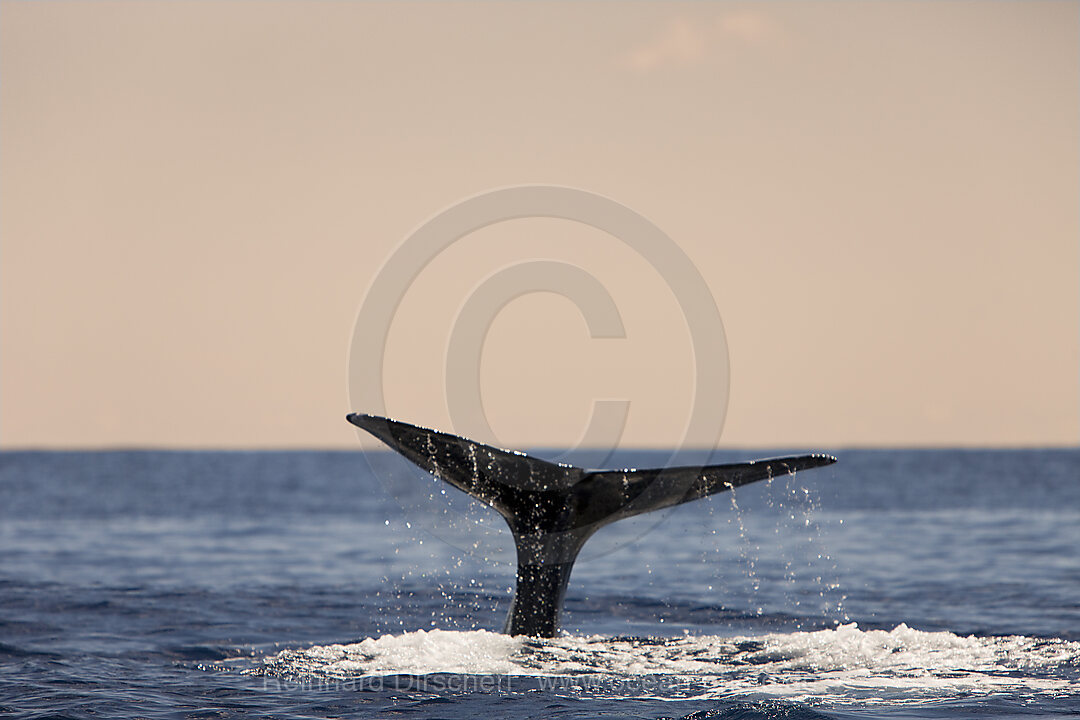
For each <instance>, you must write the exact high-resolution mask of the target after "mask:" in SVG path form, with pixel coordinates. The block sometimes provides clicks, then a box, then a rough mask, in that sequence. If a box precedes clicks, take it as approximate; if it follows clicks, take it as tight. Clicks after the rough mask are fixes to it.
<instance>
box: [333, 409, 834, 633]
mask: <svg viewBox="0 0 1080 720" xmlns="http://www.w3.org/2000/svg"><path fill="white" fill-rule="evenodd" d="M347 419H348V421H349V422H351V423H352V424H353V425H356V426H357V427H359V428H363V429H364V430H366V431H368V432H369V433H371V434H372V435H374V436H375V437H377V438H378V439H379V440H382V441H383V442H384V443H386V444H387V445H389V446H390V447H391V448H393V449H394V450H396V451H398V452H399V453H401V454H402V455H404V456H405V457H406V458H407V459H409V460H410V461H412V462H413V463H415V464H416V465H417V466H419V467H420V468H422V469H423V470H426V471H427V472H429V473H431V474H432V475H434V476H435V477H437V478H439V479H440V480H444V481H446V482H448V483H450V484H451V485H453V486H454V487H456V488H458V489H459V490H462V491H464V492H466V493H468V494H469V495H471V496H472V497H474V498H476V499H477V500H480V501H482V502H485V503H487V504H488V505H490V506H491V507H493V508H494V509H495V510H497V511H498V512H499V514H501V515H502V516H503V517H504V518H506V522H507V524H508V525H509V526H510V531H511V532H512V533H513V535H514V544H515V545H516V547H517V560H518V567H517V587H516V589H515V591H514V598H513V600H512V601H511V603H510V612H509V614H508V615H507V618H506V627H505V628H504V632H506V633H509V634H511V635H531V636H534V637H554V636H555V635H556V634H557V633H558V632H559V615H560V613H561V612H562V606H563V598H564V596H565V595H566V586H567V583H568V582H569V581H570V571H571V569H572V568H573V567H574V561H575V560H576V559H577V556H578V553H579V552H580V551H581V548H582V546H583V545H584V544H585V541H586V540H588V539H589V537H591V536H592V534H593V533H595V532H596V531H597V530H599V529H600V528H602V527H604V526H605V525H607V524H608V523H612V522H615V521H616V520H621V519H622V518H627V517H632V516H634V515H639V514H641V513H644V512H649V511H651V510H660V509H662V508H666V507H671V506H673V505H680V504H682V503H684V502H689V501H691V500H697V499H699V498H703V497H705V496H707V495H712V494H714V493H718V492H723V491H724V490H730V489H732V488H736V487H739V486H740V485H746V484H748V483H752V482H757V481H758V480H765V479H768V478H773V477H779V476H783V475H788V474H792V473H795V472H796V471H798V470H807V469H809V468H815V467H821V466H823V465H831V464H832V463H834V462H836V458H834V457H832V456H831V455H821V454H814V455H802V456H798V457H784V458H774V459H769V460H756V461H754V462H747V463H736V464H732V465H706V466H690V467H672V468H652V469H646V470H595V471H594V470H585V469H582V468H579V467H574V466H573V465H565V464H562V463H552V462H547V461H546V460H540V459H539V458H535V457H531V456H529V455H526V454H524V453H520V452H514V451H510V450H501V449H499V448H495V447H491V446H490V445H483V444H481V443H478V442H473V441H472V440H468V439H466V438H463V437H459V436H457V435H451V434H449V433H444V432H439V431H437V430H430V429H428V428H422V427H417V426H415V425H410V424H408V423H403V422H399V421H397V420H390V419H389V418H384V417H378V416H375V415H363V414H360V413H353V414H351V415H349V416H348V417H347Z"/></svg>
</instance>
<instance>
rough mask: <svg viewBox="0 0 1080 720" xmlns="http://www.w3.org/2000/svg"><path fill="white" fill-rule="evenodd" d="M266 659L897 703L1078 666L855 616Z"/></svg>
mask: <svg viewBox="0 0 1080 720" xmlns="http://www.w3.org/2000/svg"><path fill="white" fill-rule="evenodd" d="M263 663H264V665H263V668H262V670H261V671H262V672H268V673H271V674H285V675H291V676H297V675H309V676H311V675H313V676H321V677H332V678H360V677H371V676H380V675H398V674H407V675H428V674H432V673H458V674H467V675H506V676H531V677H538V678H543V677H560V676H573V677H578V678H580V677H583V676H597V677H599V676H604V677H618V678H634V677H656V676H666V677H669V678H671V679H672V681H674V680H676V679H678V680H680V681H683V682H685V681H689V682H693V683H695V684H696V685H698V686H703V687H705V688H706V694H708V695H710V696H720V695H725V694H729V693H732V692H737V693H753V694H756V695H766V696H777V697H785V698H788V699H793V700H807V699H814V700H817V701H821V700H823V699H828V700H831V701H834V702H835V701H840V702H843V701H845V700H848V701H856V700H857V701H859V702H867V701H873V700H875V699H880V700H882V701H885V700H887V701H889V702H896V701H903V700H925V699H927V698H936V697H948V696H955V695H957V694H960V693H963V694H972V693H974V694H980V695H981V694H986V693H990V692H1014V691H1017V690H1020V689H1026V690H1030V691H1034V692H1052V693H1058V692H1076V689H1075V687H1074V686H1073V685H1072V684H1071V683H1070V682H1069V680H1068V676H1071V677H1073V678H1075V677H1076V671H1077V670H1078V669H1080V643H1077V642H1069V641H1064V640H1040V639H1033V638H1026V637H1018V636H1013V637H988V638H980V637H961V636H958V635H954V634H953V633H949V632H923V631H919V630H914V629H912V628H909V627H907V626H906V625H900V626H898V627H896V628H894V629H893V630H891V631H884V630H869V631H864V630H860V629H859V628H858V627H857V626H856V625H855V624H851V625H844V626H841V627H838V628H836V629H832V630H819V631H816V632H796V633H788V634H770V635H762V636H758V637H743V638H732V637H718V636H685V637H681V638H667V639H637V640H635V639H609V638H604V637H600V636H594V637H570V636H566V637H560V638H555V639H552V640H535V639H525V638H512V637H508V636H506V635H501V634H498V633H492V632H487V631H484V630H477V631H471V632H456V631H441V630H431V631H424V630H417V631H415V632H408V633H404V634H401V635H384V636H382V637H380V638H377V639H374V638H368V639H366V640H364V641H362V642H359V643H354V644H350V645H326V646H315V647H311V648H306V649H301V650H285V651H283V652H281V653H278V654H277V655H274V656H272V657H269V658H266V659H265V660H264V661H263ZM628 687H629V686H628ZM654 688H655V684H654Z"/></svg>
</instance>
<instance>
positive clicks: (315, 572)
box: [0, 449, 1080, 719]
mask: <svg viewBox="0 0 1080 720" xmlns="http://www.w3.org/2000/svg"><path fill="white" fill-rule="evenodd" d="M538 454H540V455H541V456H543V453H538ZM782 454H785V452H784V451H776V452H764V451H756V452H753V453H746V452H738V453H736V452H725V453H723V454H722V456H721V457H718V458H716V460H717V461H735V460H743V459H752V458H754V457H764V456H774V455H782ZM836 455H837V456H838V458H839V462H838V463H837V464H836V465H833V466H830V467H828V468H822V469H817V470H814V471H810V472H805V473H800V474H798V475H797V476H795V477H792V478H779V479H775V480H772V481H770V482H763V483H757V484H755V485H751V486H746V487H743V488H739V489H738V490H737V491H736V492H735V493H734V494H721V495H717V496H714V497H712V498H709V499H707V500H704V501H700V502H696V503H691V504H688V505H684V506H681V507H679V508H675V509H672V510H670V511H668V512H666V513H664V514H663V515H662V516H660V517H653V518H650V517H649V516H644V517H643V518H637V519H633V520H630V521H624V522H620V523H616V524H614V525H612V526H609V527H608V528H605V529H604V530H602V531H601V532H600V533H598V534H597V536H596V537H595V538H593V539H592V540H591V541H590V543H589V545H588V546H587V547H586V551H585V552H584V553H583V556H582V559H581V560H579V562H578V564H577V566H576V568H575V570H574V576H573V578H572V580H571V585H570V589H569V592H568V597H567V607H566V614H565V617H564V627H565V629H566V631H567V632H566V634H565V636H564V637H560V638H556V639H553V640H528V639H520V638H508V637H506V636H502V635H499V634H497V633H494V632H491V631H493V630H498V629H499V628H500V627H501V626H502V622H503V618H504V614H505V611H506V608H507V605H508V602H509V598H510V592H511V590H512V584H513V572H514V568H513V562H512V560H513V556H512V553H511V548H512V545H511V543H510V537H509V533H508V532H507V531H506V530H505V529H504V528H503V527H502V520H501V519H500V518H498V517H497V516H495V515H494V514H493V513H491V512H490V511H488V510H486V509H485V508H483V507H481V506H478V505H476V504H475V503H473V502H472V501H469V500H468V499H467V498H465V497H464V496H462V495H461V494H460V493H458V492H457V491H455V490H453V489H452V488H448V487H445V486H442V485H441V484H440V483H439V482H438V481H435V480H434V479H431V478H430V477H428V476H425V475H422V474H419V473H417V472H414V471H413V470H411V469H410V467H409V466H407V465H406V464H405V463H404V462H403V461H401V460H400V459H399V458H397V457H396V456H394V455H392V454H391V453H389V452H386V453H370V452H369V453H360V452H149V451H136V452H63V453H38V452H4V453H0V716H2V717H27V718H31V717H71V718H89V717H94V718H98V717H143V718H181V717H183V718H209V717H248V716H258V717H265V716H272V717H281V718H286V717H289V718H291V717H295V718H301V717H303V718H309V717H314V718H322V717H327V718H329V717H402V716H404V717H417V718H421V717H422V718H428V717H431V718H435V717H438V718H471V717H475V716H478V715H490V716H492V717H506V718H549V717H596V716H605V717H619V718H662V717H663V718H706V717H710V718H712V717H715V718H855V717H858V718H867V717H871V718H873V717H889V718H916V717H917V718H950V719H954V718H968V717H971V718H975V717H991V716H993V717H997V718H1012V717H1031V716H1041V717H1077V716H1080V554H1078V549H1080V450H1077V449H1063V450H852V451H842V452H837V453H836ZM666 457H667V455H666V454H665V453H649V452H627V453H623V454H622V455H621V456H619V457H617V458H616V459H615V462H616V464H625V465H628V466H639V467H642V466H649V465H650V464H655V463H657V462H659V463H663V461H664V460H665V459H666Z"/></svg>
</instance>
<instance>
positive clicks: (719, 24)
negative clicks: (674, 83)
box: [622, 10, 779, 71]
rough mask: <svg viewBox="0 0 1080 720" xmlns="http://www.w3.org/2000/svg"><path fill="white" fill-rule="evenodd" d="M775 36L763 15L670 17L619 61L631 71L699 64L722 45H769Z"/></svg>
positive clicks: (775, 29)
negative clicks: (655, 31)
mask: <svg viewBox="0 0 1080 720" xmlns="http://www.w3.org/2000/svg"><path fill="white" fill-rule="evenodd" d="M778 36H779V28H778V27H777V25H776V23H775V22H774V21H773V20H771V19H770V18H769V17H768V16H767V15H766V14H765V13H762V12H760V11H756V10H740V11H736V12H730V13H725V14H723V15H721V16H720V17H717V18H715V19H712V20H698V19H695V20H689V19H687V18H685V17H681V16H677V17H673V18H670V19H669V20H668V21H667V22H666V23H665V24H664V26H663V27H662V28H661V29H660V30H659V31H658V32H657V33H656V34H655V35H654V36H653V37H652V38H650V39H649V40H648V41H646V42H645V43H643V44H642V45H640V46H638V47H636V48H633V49H632V50H631V51H630V52H628V53H626V54H625V56H624V57H623V58H622V60H623V64H624V65H625V66H626V67H629V68H631V69H633V70H638V71H649V70H653V69H656V68H661V67H691V66H696V65H701V64H703V63H705V62H706V61H708V60H710V59H711V56H712V55H713V54H714V53H715V52H716V51H717V50H718V49H719V48H720V47H723V46H724V45H730V43H731V42H732V41H738V42H742V43H745V44H749V45H758V44H762V43H765V42H769V41H771V40H773V39H774V38H776V37H778Z"/></svg>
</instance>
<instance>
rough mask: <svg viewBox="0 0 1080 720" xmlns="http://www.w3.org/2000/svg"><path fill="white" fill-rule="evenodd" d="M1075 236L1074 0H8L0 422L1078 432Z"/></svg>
mask: <svg viewBox="0 0 1080 720" xmlns="http://www.w3.org/2000/svg"><path fill="white" fill-rule="evenodd" d="M521 186H552V187H556V188H563V189H564V190H563V191H560V192H564V193H569V194H570V195H571V196H573V197H574V198H577V199H580V200H581V201H582V202H584V203H586V204H588V203H594V204H595V206H596V207H599V208H601V210H599V211H598V212H599V213H600V215H603V216H604V217H608V216H609V215H610V216H611V217H614V216H615V215H617V214H618V213H620V212H623V210H625V214H626V216H627V217H630V218H632V219H633V220H632V222H630V225H629V226H627V227H626V228H623V229H622V230H619V229H616V230H615V231H612V229H611V228H605V227H603V223H600V222H591V221H589V220H588V219H586V218H584V217H581V216H580V215H581V213H580V212H579V211H577V210H574V211H568V210H566V208H565V207H563V206H561V205H559V204H558V202H555V201H550V200H540V201H538V202H540V205H542V207H535V208H533V209H532V210H530V211H528V212H525V213H524V214H522V213H521V212H519V213H518V215H517V216H515V217H514V218H511V219H503V218H502V216H501V215H500V213H504V214H505V213H510V211H509V210H507V207H509V206H508V205H507V203H509V202H510V201H509V200H505V197H509V196H504V195H500V194H499V192H500V191H503V192H510V193H511V194H512V192H513V188H517V187H521ZM507 189H510V190H509V191H507ZM541 196H542V197H548V196H546V195H543V194H542V193H541V194H540V195H538V196H537V197H541ZM560 197H561V196H560ZM477 198H480V199H479V200H478V199H477ZM484 198H494V200H492V202H490V203H488V205H485V206H483V207H481V205H482V204H483V202H485V200H484ZM552 202H554V205H553V206H552V207H548V206H547V205H544V203H548V204H549V205H550V204H551V203H552ZM575 202H576V200H575ZM478 203H479V204H478ZM556 206H557V207H556ZM474 207H480V210H479V211H478V212H481V215H483V216H482V217H478V218H475V219H474V221H473V225H472V226H470V227H471V228H472V229H471V231H469V232H464V233H463V234H462V233H461V232H459V233H458V235H454V234H453V233H451V232H450V231H449V230H447V223H449V222H450V219H452V218H453V217H455V215H454V213H461V212H465V210H468V209H469V208H474ZM530 207H531V206H530ZM484 208H486V209H484ZM604 208H606V209H604ZM612 208H621V209H623V210H614V209H612ZM484 213H487V214H486V215H484ZM605 213H608V215H605ZM612 213H614V215H613V214H612ZM510 214H512V213H510ZM448 218H449V219H448ZM496 221H498V222H496ZM653 229H655V231H656V232H658V233H660V236H662V237H664V238H666V239H667V241H668V243H669V244H667V245H665V246H664V248H666V249H662V250H661V251H657V252H654V253H653V254H652V255H649V254H648V253H643V252H642V251H641V248H640V246H639V245H636V244H635V243H636V242H637V240H636V238H638V236H639V235H640V234H641V233H647V232H652V230H653ZM424 232H428V234H429V235H431V233H435V235H438V237H437V238H436V240H439V241H440V242H441V243H442V244H441V245H440V244H439V243H436V244H435V245H429V246H426V249H425V248H422V249H421V250H420V251H417V252H420V254H421V256H418V257H419V260H418V261H417V264H416V266H415V268H414V271H413V272H412V274H411V275H408V274H407V276H402V277H404V280H403V281H402V282H403V284H400V286H399V287H398V290H397V291H395V292H394V293H389V294H387V293H386V292H384V290H383V289H380V288H385V287H389V285H387V283H389V282H390V281H389V280H388V278H390V277H391V276H392V275H393V272H394V270H393V268H394V262H392V258H395V257H397V258H401V257H404V255H403V254H402V253H404V252H405V250H402V248H415V247H418V246H417V245H415V242H414V241H415V238H416V237H418V236H421V235H423V233H424ZM439 233H442V234H441V235H439ZM448 233H449V234H448ZM1078 250H1080V3H1077V2H1039V1H1028V0H1024V1H1023V2H1007V1H1001V2H989V1H987V2H980V1H969V2H915V1H910V2H899V1H897V2H869V1H858V2H854V1H853V2H842V1H831V2H817V1H815V0H809V1H800V2H745V3H736V2H694V3H685V4H684V3H671V2H663V3H659V2H656V3H653V2H633V3H614V2H589V3H541V2H534V3H510V2H505V3H504V2H473V3H456V2H438V3H424V2H409V3H389V2H385V3H379V2H309V1H305V2H290V1H288V0H282V1H280V2H260V1H253V2H217V3H196V2H169V3H166V2H48V3H24V2H9V1H4V2H0V448H4V449H16V448H98V447H103V448H112V447H167V448H173V447H176V448H285V447H288V448H305V447H312V448H351V447H358V442H359V441H358V438H357V434H356V432H354V430H353V428H351V427H350V426H349V425H347V424H346V423H345V421H344V415H345V413H346V412H349V411H354V410H355V411H366V412H377V413H379V414H389V415H391V416H393V417H397V418H400V419H402V420H406V421H410V422H414V423H418V424H423V425H430V426H435V427H439V428H442V429H447V430H456V431H458V432H463V433H465V434H470V435H471V436H473V437H476V438H477V439H481V440H487V441H490V442H496V443H498V444H501V445H505V446H511V447H535V446H564V447H565V446H574V445H578V444H581V443H582V442H584V441H586V440H587V439H588V437H593V436H587V434H586V430H585V428H586V427H587V426H588V425H589V421H590V416H591V413H592V412H593V407H594V403H595V402H597V401H600V402H601V406H602V407H601V406H597V410H596V412H597V413H599V415H598V417H601V416H602V417H601V419H603V418H605V417H606V418H607V420H605V421H604V422H607V423H608V426H605V427H607V428H608V429H607V430H605V429H604V428H603V427H601V428H600V435H598V436H596V437H599V438H600V442H602V443H609V442H610V443H617V444H618V445H620V446H625V447H670V446H672V445H679V444H685V443H691V444H699V445H700V444H709V443H716V444H719V445H720V446H725V447H770V446H771V447H795V446H798V447H808V448H813V449H819V450H830V449H835V448H840V447H851V446H880V445H886V446H943V445H964V446H979V447H983V446H986V447H996V446H1010V447H1011V446H1028V445H1069V446H1075V445H1076V444H1077V442H1078V440H1080V252H1078ZM395 253H397V254H395ZM414 254H415V252H414ZM545 263H546V264H545ZM680 263H682V264H680ZM672 267H677V268H681V269H679V270H678V271H673V270H671V268H672ZM687 268H691V269H690V270H688V269H687ZM395 277H396V276H395ZM380 278H381V279H380ZM560 278H561V279H560ZM380 283H383V285H380ZM500 283H502V286H501V287H502V288H503V289H502V290H501V291H500V290H499V289H498V288H499V287H500V285H499V284H500ZM560 283H562V284H560ZM571 286H572V287H571ZM567 288H571V289H567ZM573 288H578V289H579V290H580V289H582V288H585V289H586V290H588V292H585V290H581V292H582V293H584V294H578V293H577V290H573ZM699 291H703V292H704V293H705V294H704V295H702V294H701V292H699ZM500 292H501V293H502V294H500ZM395 293H396V294H395ZM589 293H592V294H591V295H590V294H589ZM583 298H584V299H583ZM687 298H689V299H687ZM710 303H712V305H710ZM612 307H613V308H614V315H612V314H611V312H610V311H611V309H612ZM710 307H712V308H713V309H710ZM604 308H607V310H608V311H609V312H608V315H606V316H604V315H603V312H602V311H603V310H604ZM365 313H367V314H365ZM375 315H378V316H380V317H383V318H385V319H388V322H389V324H388V325H387V326H385V327H384V326H381V325H378V324H377V323H376V324H375V325H373V324H372V323H371V322H369V320H367V319H365V318H369V316H370V317H374V316H375ZM714 316H715V317H714ZM604 317H606V318H607V320H604ZM613 318H614V319H613ZM718 319H719V320H718ZM717 320H718V321H717ZM719 321H722V330H721V329H719V327H720V326H719V324H718V322H719ZM604 323H607V326H606V329H605V327H599V326H601V325H604ZM612 323H614V325H613V324H612ZM594 324H596V327H594ZM598 328H599V329H598ZM613 328H614V329H613ZM455 338H456V340H455ZM455 343H458V345H455ZM455 347H457V348H458V349H459V350H460V349H461V348H464V350H462V351H461V352H458V350H455V349H454V348H455ZM462 358H465V359H464V360H462ZM379 362H381V364H382V368H381V370H380V369H379V367H378V364H379ZM448 368H449V369H448ZM350 386H351V390H350ZM358 388H360V389H358ZM371 388H378V391H377V392H375V393H374V394H372V393H373V392H374V391H371V390H370V389H371ZM470 388H473V389H475V388H479V391H478V392H479V395H478V396H477V395H476V394H475V393H474V394H473V395H472V396H469V394H468V393H469V392H470V390H469V389H470ZM463 393H464V394H463ZM380 395H381V397H378V396H380ZM470 397H471V398H472V400H470V399H469V398H470ZM462 398H465V399H462ZM470 402H472V404H471V405H470V404H469V403H470ZM357 403H362V404H364V405H365V407H358V406H357V405H356V404H357ZM462 407H465V410H462ZM469 408H471V409H469ZM477 408H480V409H479V410H478V409H477ZM605 408H606V409H605ZM604 412H608V413H609V414H608V415H603V413H604ZM695 413H697V414H701V415H702V417H706V416H707V418H708V419H709V422H710V423H712V424H711V425H709V427H707V428H706V429H705V431H701V430H699V429H697V430H696V429H693V427H694V421H693V420H692V418H693V417H696V415H695ZM708 424H709V423H706V425H708ZM600 425H603V423H600ZM597 427H599V425H598V426H597ZM612 428H613V429H612ZM710 428H711V429H710ZM721 429H722V434H719V436H718V438H717V437H716V435H717V433H719V432H720V430H721ZM604 433H607V434H604ZM612 433H614V434H612ZM710 433H711V434H710ZM583 439H584V440H583ZM594 440H595V438H594Z"/></svg>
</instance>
